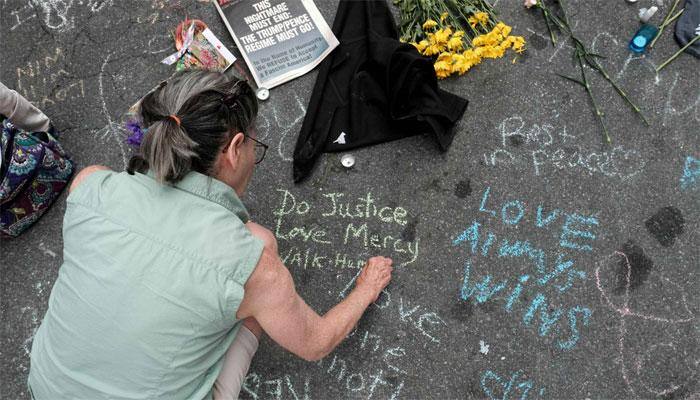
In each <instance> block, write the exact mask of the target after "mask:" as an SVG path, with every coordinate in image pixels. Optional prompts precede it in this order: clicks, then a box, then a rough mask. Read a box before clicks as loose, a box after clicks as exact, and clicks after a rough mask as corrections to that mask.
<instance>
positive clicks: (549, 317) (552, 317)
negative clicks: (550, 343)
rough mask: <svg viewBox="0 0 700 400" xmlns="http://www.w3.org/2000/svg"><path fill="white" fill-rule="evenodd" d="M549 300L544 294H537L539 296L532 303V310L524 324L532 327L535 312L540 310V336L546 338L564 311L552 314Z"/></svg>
mask: <svg viewBox="0 0 700 400" xmlns="http://www.w3.org/2000/svg"><path fill="white" fill-rule="evenodd" d="M546 301H547V298H546V297H545V296H544V295H543V294H542V293H537V296H535V298H534V299H533V300H532V303H530V308H529V309H528V310H527V313H526V314H525V315H524V316H523V323H524V324H525V325H528V326H529V325H530V323H531V322H532V318H533V317H534V316H535V312H537V310H538V309H539V311H540V329H539V335H540V336H546V335H547V334H548V333H549V330H550V329H551V328H552V325H554V324H555V323H557V321H559V318H560V317H561V314H562V311H561V310H560V309H558V308H557V309H555V310H554V311H552V312H551V313H549V311H548V310H547V303H546Z"/></svg>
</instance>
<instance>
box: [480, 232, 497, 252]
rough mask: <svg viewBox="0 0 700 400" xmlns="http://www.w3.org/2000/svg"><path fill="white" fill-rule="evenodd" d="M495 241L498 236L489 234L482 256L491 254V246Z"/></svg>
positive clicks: (483, 246) (482, 248)
mask: <svg viewBox="0 0 700 400" xmlns="http://www.w3.org/2000/svg"><path fill="white" fill-rule="evenodd" d="M494 240H496V235H494V234H493V233H491V232H489V234H488V236H487V237H486V241H485V242H484V244H483V245H482V246H481V255H482V256H485V255H487V254H489V250H490V249H491V244H492V243H493V241H494Z"/></svg>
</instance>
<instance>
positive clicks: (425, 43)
mask: <svg viewBox="0 0 700 400" xmlns="http://www.w3.org/2000/svg"><path fill="white" fill-rule="evenodd" d="M411 44H412V45H413V46H414V47H415V48H416V49H417V50H418V52H419V53H423V51H424V50H425V48H426V47H428V45H430V43H429V42H428V41H427V40H425V39H423V40H421V41H420V42H418V43H416V42H411Z"/></svg>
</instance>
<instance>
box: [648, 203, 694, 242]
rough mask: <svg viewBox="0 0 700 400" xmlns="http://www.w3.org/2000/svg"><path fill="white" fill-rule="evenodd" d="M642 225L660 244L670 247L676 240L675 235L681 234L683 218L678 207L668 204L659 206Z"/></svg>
mask: <svg viewBox="0 0 700 400" xmlns="http://www.w3.org/2000/svg"><path fill="white" fill-rule="evenodd" d="M644 225H645V226H646V227H647V230H648V231H649V233H650V234H651V235H652V236H654V237H655V238H656V240H658V241H659V243H660V244H661V245H662V246H664V247H670V246H672V245H673V243H674V242H675V241H676V237H678V235H682V234H683V226H684V225H685V220H684V219H683V214H682V213H681V211H680V210H679V209H677V208H676V207H670V206H669V207H664V208H660V209H659V210H658V211H657V212H656V214H654V215H653V216H651V218H649V219H648V220H646V222H645V223H644Z"/></svg>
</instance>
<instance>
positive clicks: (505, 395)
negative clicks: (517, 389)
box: [481, 370, 520, 400]
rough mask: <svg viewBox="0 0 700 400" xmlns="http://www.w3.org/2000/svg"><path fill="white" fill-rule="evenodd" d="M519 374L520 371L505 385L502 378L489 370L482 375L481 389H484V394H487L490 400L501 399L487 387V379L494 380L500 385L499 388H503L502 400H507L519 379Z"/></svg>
mask: <svg viewBox="0 0 700 400" xmlns="http://www.w3.org/2000/svg"><path fill="white" fill-rule="evenodd" d="M519 373H520V371H518V372H516V373H514V374H513V375H512V376H511V377H510V380H509V381H508V383H504V382H503V379H502V378H501V377H500V376H498V374H496V373H495V372H493V371H491V370H488V371H486V372H484V374H483V375H481V389H483V391H484V393H485V394H486V396H488V397H489V399H492V400H496V399H499V398H498V397H496V396H495V395H494V394H493V392H492V391H491V388H489V387H488V386H487V379H493V380H494V381H496V383H498V385H499V386H501V388H503V397H501V398H500V399H507V398H508V395H509V394H510V389H511V388H512V387H513V383H515V380H516V379H517V377H518V375H519Z"/></svg>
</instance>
